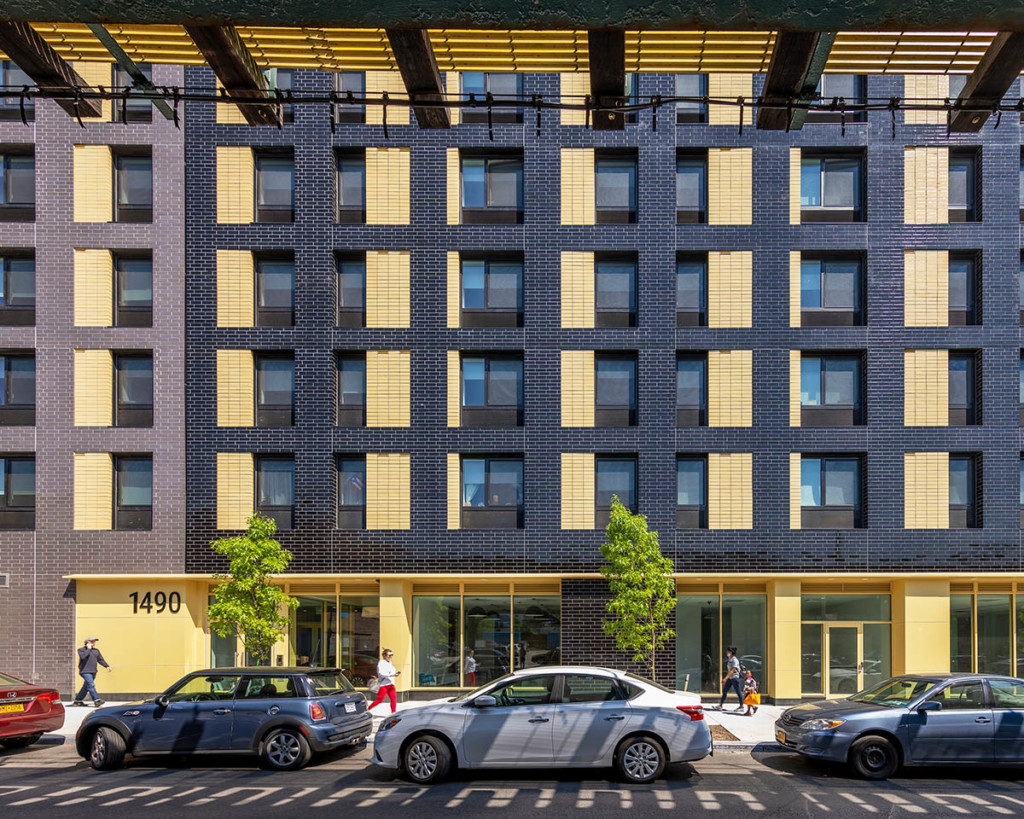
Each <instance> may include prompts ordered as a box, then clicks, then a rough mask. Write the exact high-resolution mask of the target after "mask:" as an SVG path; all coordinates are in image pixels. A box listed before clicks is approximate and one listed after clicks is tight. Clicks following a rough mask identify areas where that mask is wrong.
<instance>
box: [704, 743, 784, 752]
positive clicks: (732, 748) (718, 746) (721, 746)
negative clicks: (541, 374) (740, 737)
mask: <svg viewBox="0 0 1024 819" xmlns="http://www.w3.org/2000/svg"><path fill="white" fill-rule="evenodd" d="M786 750H790V749H788V748H786V746H785V745H779V743H777V742H716V743H715V752H716V753H717V752H718V751H722V752H726V753H752V752H753V751H761V752H765V751H786Z"/></svg>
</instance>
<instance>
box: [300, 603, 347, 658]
mask: <svg viewBox="0 0 1024 819" xmlns="http://www.w3.org/2000/svg"><path fill="white" fill-rule="evenodd" d="M298 601H299V607H298V608H297V609H296V610H295V630H294V632H293V637H292V655H293V656H294V658H295V659H294V662H295V665H308V666H314V667H316V668H334V667H336V666H337V665H338V603H337V598H335V597H333V596H332V597H299V598H298Z"/></svg>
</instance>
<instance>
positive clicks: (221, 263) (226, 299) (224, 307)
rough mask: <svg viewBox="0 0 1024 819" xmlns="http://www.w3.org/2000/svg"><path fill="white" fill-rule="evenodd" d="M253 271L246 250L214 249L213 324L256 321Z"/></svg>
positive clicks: (244, 323) (248, 325) (232, 325)
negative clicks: (214, 305)
mask: <svg viewBox="0 0 1024 819" xmlns="http://www.w3.org/2000/svg"><path fill="white" fill-rule="evenodd" d="M255 288H256V273H255V269H254V266H253V258H252V253H251V252H250V251H248V250H223V249H218V250H217V326H218V327H252V326H253V325H254V324H255V323H256V293H255Z"/></svg>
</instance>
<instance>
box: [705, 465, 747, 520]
mask: <svg viewBox="0 0 1024 819" xmlns="http://www.w3.org/2000/svg"><path fill="white" fill-rule="evenodd" d="M753 526H754V490H753V456H752V455H751V453H749V452H711V453H708V528H709V529H752V528H753Z"/></svg>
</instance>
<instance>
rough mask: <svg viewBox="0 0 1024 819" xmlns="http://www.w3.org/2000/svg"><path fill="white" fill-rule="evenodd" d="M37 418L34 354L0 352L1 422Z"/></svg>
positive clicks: (25, 421) (13, 423)
mask: <svg viewBox="0 0 1024 819" xmlns="http://www.w3.org/2000/svg"><path fill="white" fill-rule="evenodd" d="M35 422H36V358H35V356H34V355H8V354H6V353H3V354H0V425H3V426H29V427H30V426H32V425H33V424H35Z"/></svg>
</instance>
